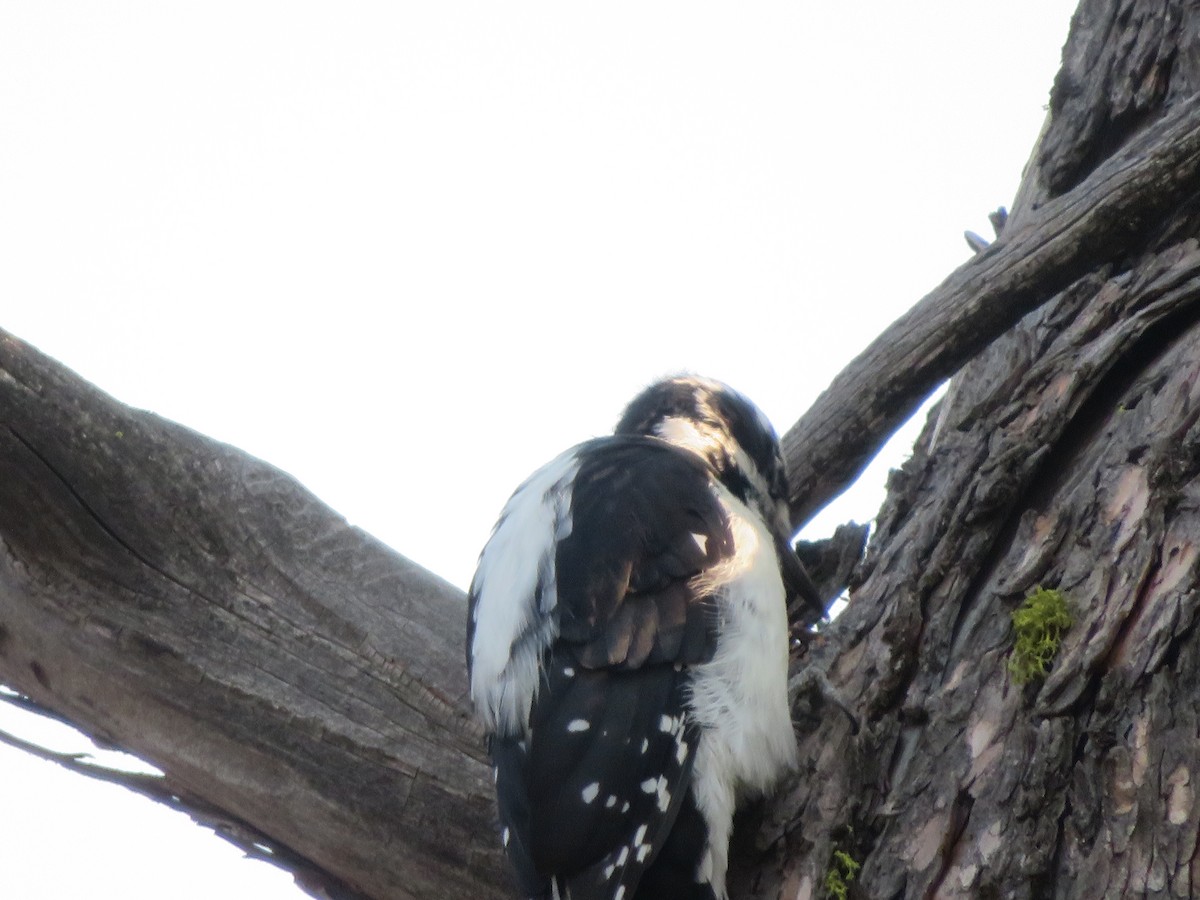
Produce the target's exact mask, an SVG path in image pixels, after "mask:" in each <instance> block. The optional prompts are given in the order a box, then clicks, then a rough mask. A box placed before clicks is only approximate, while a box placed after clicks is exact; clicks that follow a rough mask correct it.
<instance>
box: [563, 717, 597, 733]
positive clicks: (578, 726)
mask: <svg viewBox="0 0 1200 900" xmlns="http://www.w3.org/2000/svg"><path fill="white" fill-rule="evenodd" d="M591 727H592V723H591V722H589V721H588V720H587V719H572V720H571V721H570V722H568V723H567V731H587V730H588V729H589V728H591Z"/></svg>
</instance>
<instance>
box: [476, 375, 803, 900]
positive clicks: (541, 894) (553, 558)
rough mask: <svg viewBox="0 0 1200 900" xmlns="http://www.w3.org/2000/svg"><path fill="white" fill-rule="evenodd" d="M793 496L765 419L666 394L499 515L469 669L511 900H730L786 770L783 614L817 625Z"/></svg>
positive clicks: (536, 478) (651, 397) (546, 471)
mask: <svg viewBox="0 0 1200 900" xmlns="http://www.w3.org/2000/svg"><path fill="white" fill-rule="evenodd" d="M786 498H787V481H786V477H785V472H784V465H783V457H782V455H781V453H780V450H779V442H778V439H777V437H776V434H775V431H774V429H773V428H772V427H771V424H770V422H769V421H768V420H767V418H766V417H765V416H764V415H763V414H762V412H760V411H759V409H758V408H757V407H756V406H754V405H753V404H752V403H751V402H750V401H749V400H747V399H746V398H745V397H743V396H742V395H741V394H739V393H737V392H736V391H734V390H733V389H732V388H730V387H728V386H726V385H724V384H721V383H719V382H716V381H711V380H708V379H704V378H697V377H676V378H670V379H667V380H664V381H661V382H658V383H656V384H654V385H652V386H651V387H649V388H648V389H646V390H645V391H644V392H643V393H641V394H640V395H639V396H638V397H636V398H635V399H634V400H633V401H632V402H631V403H630V404H629V406H628V407H627V408H626V409H625V412H624V414H623V415H622V416H621V418H620V421H619V422H618V423H617V427H616V429H615V431H614V434H613V435H612V436H610V437H604V438H598V439H595V440H591V441H587V442H585V443H582V444H579V445H577V446H575V447H572V448H571V449H569V450H567V451H566V452H565V453H563V454H561V455H560V456H558V457H556V458H555V459H553V460H551V461H550V462H549V463H547V464H546V465H545V466H543V467H542V468H540V469H538V470H537V471H536V472H534V473H533V474H532V475H531V476H530V477H529V478H528V479H527V480H526V481H525V482H524V483H523V484H521V486H520V487H518V488H517V490H516V491H515V492H514V493H513V495H512V497H511V499H510V500H509V501H508V503H507V504H506V505H505V507H504V509H503V511H502V512H501V514H500V519H499V521H498V522H497V524H496V526H495V529H494V531H493V532H492V535H491V538H490V539H489V540H488V542H487V544H486V546H485V547H484V549H483V552H482V553H481V554H480V558H479V565H478V568H477V570H476V573H475V577H474V579H473V581H472V583H471V588H470V591H469V594H468V625H467V667H468V672H469V676H470V692H471V699H472V702H473V704H474V706H475V710H476V712H477V714H478V716H479V718H480V719H481V720H482V722H483V725H484V728H485V730H486V732H487V734H488V749H489V754H490V757H491V761H492V764H493V766H494V772H493V774H494V777H495V781H496V798H497V807H498V811H499V820H500V829H501V841H502V842H503V844H504V847H505V848H506V851H507V853H508V856H509V859H510V860H511V862H512V865H513V868H514V869H515V872H516V876H517V880H518V882H519V884H520V888H521V891H522V893H523V895H524V896H526V897H531V898H555V900H557V898H572V900H635V898H636V900H651V898H655V900H672V898H692V900H700V898H704V900H725V898H726V896H727V894H726V889H725V872H726V865H727V859H728V849H729V836H730V831H731V829H732V826H733V813H734V808H735V806H736V805H737V803H738V802H739V800H741V799H742V798H745V797H748V796H752V795H756V794H761V793H763V792H764V791H766V790H768V789H769V788H770V787H771V786H772V785H773V784H774V783H775V782H776V781H777V780H778V779H779V778H780V776H781V775H783V774H784V773H786V772H787V771H788V770H789V769H792V768H793V767H794V766H795V765H796V756H797V750H796V740H795V736H794V734H793V732H792V723H791V715H790V710H789V707H788V695H787V667H788V621H787V612H786V610H787V605H788V602H789V600H790V599H791V598H792V597H795V596H800V597H803V598H804V599H805V600H807V601H809V602H811V603H813V604H814V605H817V606H818V608H821V607H820V601H819V598H818V597H817V593H816V590H815V589H814V587H813V585H812V582H811V581H810V580H809V579H808V576H807V575H806V573H805V572H804V570H803V567H802V566H801V564H800V561H799V559H798V558H797V557H796V555H795V553H794V552H793V551H792V549H791V547H790V545H789V537H790V534H791V528H790V521H789V518H788V511H787V502H786ZM822 611H823V608H822Z"/></svg>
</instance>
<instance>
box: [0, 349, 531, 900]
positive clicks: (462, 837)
mask: <svg viewBox="0 0 1200 900" xmlns="http://www.w3.org/2000/svg"><path fill="white" fill-rule="evenodd" d="M464 626H465V623H464V603H463V597H462V594H461V592H460V591H458V590H457V589H455V588H453V587H451V586H450V585H448V584H446V583H445V582H443V581H441V580H440V579H438V578H436V577H434V576H433V575H430V574H429V573H427V572H425V571H424V570H422V569H421V568H420V567H418V566H416V565H414V564H413V563H411V562H409V561H408V560H406V559H404V558H403V557H401V556H399V555H398V554H396V553H394V552H393V551H391V550H389V549H388V548H387V547H384V546H383V545H381V544H380V543H379V542H377V541H375V540H374V539H373V538H371V537H370V536H369V535H366V534H364V533H362V532H361V531H359V530H358V529H355V528H352V527H350V526H349V525H347V523H346V522H345V521H344V520H343V519H342V518H340V517H339V516H337V515H336V514H335V513H333V512H332V511H331V510H329V509H328V508H327V507H325V506H323V505H322V504H321V503H320V502H319V501H317V500H316V499H315V498H314V497H312V496H311V495H310V494H309V493H308V492H306V491H305V490H303V488H301V487H300V486H299V485H298V484H297V483H296V482H295V481H294V480H293V479H291V478H290V477H288V476H287V475H285V474H283V473H281V472H279V471H278V470H276V469H274V468H272V467H271V466H269V465H267V464H265V463H263V462H261V461H259V460H255V459H253V458H251V457H248V456H246V455H245V454H243V453H241V452H239V451H237V450H235V449H234V448H231V447H228V446H226V445H223V444H219V443H217V442H215V441H212V440H211V439H208V438H205V437H203V436H201V435H198V434H196V433H194V432H192V431H189V430H188V429H186V428H183V427H181V426H179V425H175V424H173V423H171V422H167V421H165V420H162V419H160V418H158V417H156V416H153V415H151V414H148V413H145V412H139V411H135V410H131V409H129V408H127V407H125V406H122V405H121V404H119V403H117V402H115V401H114V400H112V399H111V398H109V397H107V396H106V395H104V394H102V393H101V392H99V391H98V390H96V389H95V388H93V387H91V386H90V385H88V384H87V383H86V382H84V381H83V380H82V379H80V378H78V377H77V376H75V375H74V374H72V373H70V372H67V371H66V370H64V369H63V368H62V367H61V366H59V365H57V364H56V363H54V362H53V361H51V360H49V359H47V358H46V357H44V356H42V355H41V354H40V353H38V352H37V351H35V350H34V349H33V348H31V347H29V346H28V345H27V344H24V343H22V342H21V341H19V340H17V339H15V338H13V337H11V336H8V335H5V334H4V333H3V332H0V682H4V683H6V684H9V685H11V686H12V687H13V688H15V689H16V690H18V691H20V692H21V693H22V694H26V695H28V696H29V697H31V698H32V699H33V700H34V701H35V702H36V703H37V704H39V705H41V706H43V707H46V708H48V709H50V710H52V711H54V713H55V714H57V715H59V716H62V717H63V718H64V719H66V720H67V721H69V722H71V723H72V724H74V725H76V726H77V727H79V728H81V730H83V731H84V732H85V733H87V734H89V735H91V736H92V737H94V738H96V739H97V740H99V741H100V742H101V743H103V744H111V745H114V746H118V747H121V748H122V749H126V750H128V751H129V752H131V753H134V754H136V755H138V756H140V757H142V758H144V759H146V760H148V761H149V762H151V763H153V764H154V765H155V766H157V767H158V768H159V769H161V770H162V771H163V772H164V773H166V775H165V777H166V783H167V784H169V793H170V795H171V796H174V797H179V798H183V805H185V806H187V807H189V808H191V809H192V810H193V811H194V812H197V813H198V814H199V815H200V816H201V817H202V818H207V819H209V820H211V819H213V817H214V816H216V817H218V818H220V819H221V820H222V821H229V822H237V823H242V825H244V826H245V828H246V829H248V830H247V833H253V834H255V835H260V834H261V835H263V836H264V839H266V840H269V841H270V842H272V844H273V845H274V847H275V848H276V850H277V851H280V848H282V851H281V852H284V859H285V860H287V859H296V860H300V861H305V865H304V866H301V865H299V864H297V865H291V866H289V867H290V868H292V869H293V871H297V872H298V874H300V875H301V876H304V877H306V878H307V875H308V874H309V873H310V871H311V870H314V869H315V870H317V871H319V872H324V873H328V874H329V875H330V876H332V879H330V880H327V883H328V884H333V883H336V882H344V883H345V884H346V885H348V886H350V888H351V889H353V890H354V891H357V892H360V893H362V894H364V895H367V896H375V897H385V896H386V897H422V898H425V897H433V898H436V897H466V896H470V897H500V896H505V895H506V894H507V887H506V886H507V883H508V878H507V872H506V869H505V867H504V864H503V861H502V859H501V856H500V853H499V850H498V847H497V842H496V841H495V836H494V828H493V827H492V818H493V813H492V799H491V778H490V773H489V772H488V770H487V768H486V764H485V762H484V754H483V746H482V741H481V739H480V738H481V736H480V733H479V731H478V728H477V727H476V726H475V725H474V724H473V722H472V720H471V718H470V716H469V713H468V710H467V706H466V703H465V701H464V695H465V691H466V684H465V674H464V671H463V662H462V646H463V641H464ZM188 798H194V802H189V801H188ZM201 804H202V805H203V808H202V809H200V808H199V806H200V805H201ZM255 841H256V842H257V841H258V838H257V837H256V838H255ZM275 855H276V856H277V857H278V856H279V855H280V853H279V852H276V853H275Z"/></svg>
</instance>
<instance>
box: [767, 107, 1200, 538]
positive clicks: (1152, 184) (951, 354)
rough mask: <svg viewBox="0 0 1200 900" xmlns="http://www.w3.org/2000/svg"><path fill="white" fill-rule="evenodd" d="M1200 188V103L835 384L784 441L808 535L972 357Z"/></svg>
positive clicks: (918, 310) (1047, 208)
mask: <svg viewBox="0 0 1200 900" xmlns="http://www.w3.org/2000/svg"><path fill="white" fill-rule="evenodd" d="M1197 189H1200V98H1197V97H1195V96H1193V97H1189V98H1188V99H1187V101H1186V102H1182V103H1180V104H1179V105H1178V106H1177V107H1176V108H1175V109H1174V110H1173V111H1172V112H1170V113H1169V114H1167V115H1165V116H1164V117H1163V118H1162V119H1161V120H1160V121H1159V122H1157V123H1156V124H1154V125H1152V126H1149V127H1147V128H1146V129H1145V130H1144V131H1143V132H1141V133H1140V134H1139V135H1138V136H1137V137H1136V138H1135V139H1134V140H1132V141H1130V143H1129V144H1128V145H1126V146H1125V147H1124V148H1123V149H1122V150H1121V151H1120V152H1119V153H1117V154H1115V155H1114V156H1112V157H1111V158H1109V159H1108V160H1106V161H1105V162H1104V163H1103V164H1102V165H1101V166H1100V167H1099V168H1097V169H1096V170H1095V171H1094V172H1092V173H1091V175H1090V176H1088V178H1086V179H1085V180H1084V181H1083V182H1081V183H1080V184H1079V185H1078V186H1077V187H1075V188H1074V189H1072V190H1071V191H1070V192H1069V193H1067V194H1064V195H1062V196H1060V197H1056V198H1054V199H1052V200H1049V201H1047V202H1046V203H1045V204H1044V205H1043V206H1042V207H1041V208H1040V209H1037V210H1035V211H1033V212H1032V213H1030V214H1028V215H1022V216H1021V219H1022V221H1023V224H1022V223H1020V222H1018V223H1015V224H1010V225H1009V227H1008V228H1006V229H1005V231H1004V233H1003V234H1001V235H1000V237H999V238H998V239H997V240H996V242H995V243H993V244H992V245H991V246H989V247H988V248H987V249H985V250H984V251H983V252H981V253H979V254H978V255H976V256H975V257H973V258H972V259H970V260H969V261H968V262H966V263H965V264H964V265H962V266H960V267H959V268H958V269H957V270H956V271H955V272H953V273H952V274H951V275H950V277H948V278H947V279H946V280H945V281H943V282H942V284H941V285H939V286H938V287H937V288H935V289H934V290H933V291H932V292H931V293H929V294H928V295H926V296H925V297H924V298H923V299H922V300H921V301H920V302H918V303H917V304H916V305H915V306H913V307H912V308H911V309H910V310H909V311H908V312H906V313H905V314H904V315H902V316H901V317H900V318H899V319H897V320H896V321H895V322H894V323H893V324H892V325H891V326H889V327H888V329H887V330H886V331H884V332H883V334H881V335H880V336H879V337H878V338H876V339H875V340H874V341H872V342H871V344H870V345H869V346H868V347H867V349H866V350H864V351H863V352H862V353H861V354H860V355H859V356H857V357H856V358H855V359H854V360H853V361H852V362H851V363H850V364H849V365H848V366H846V368H845V369H843V370H842V372H841V373H840V374H839V375H838V376H837V377H836V378H835V379H834V380H833V382H832V383H831V384H830V386H829V387H828V388H827V389H826V390H825V391H824V392H823V393H822V394H821V396H819V397H818V398H817V400H816V402H815V403H814V404H813V405H812V407H811V408H810V409H809V410H808V411H807V412H806V413H805V414H804V415H803V416H802V417H801V418H800V420H799V421H798V422H796V424H795V425H793V426H792V427H791V428H790V429H789V430H788V432H787V434H785V435H784V437H783V450H784V457H785V458H786V460H787V465H788V469H789V473H790V491H791V493H790V497H791V504H792V522H793V524H795V525H796V527H797V528H799V527H800V526H801V525H803V524H804V523H805V522H807V521H808V520H809V519H810V518H812V516H813V515H814V514H815V513H816V512H817V511H818V510H820V509H821V508H822V507H824V506H825V505H826V504H827V503H828V502H829V501H830V500H832V499H833V498H834V497H836V496H837V495H838V494H840V493H841V492H842V491H843V490H845V488H846V487H848V486H849V485H850V484H851V483H852V482H853V481H854V479H855V478H857V477H858V475H859V474H861V472H862V470H863V468H865V466H866V465H867V463H868V462H870V460H871V458H872V457H874V456H875V454H876V453H878V452H879V449H880V448H881V447H882V446H883V444H884V442H885V441H886V440H887V439H888V437H890V436H891V435H892V433H893V432H894V431H895V430H896V428H897V427H899V426H900V425H901V424H902V423H903V422H904V421H905V420H906V419H908V418H909V416H911V415H912V414H913V413H914V412H915V411H916V409H917V407H918V406H920V404H921V402H922V401H923V400H924V399H925V398H926V397H927V396H929V394H930V392H931V391H933V390H934V388H936V387H937V386H938V384H939V383H941V382H942V381H944V380H945V379H946V378H948V377H950V376H951V375H952V374H954V372H955V371H957V370H958V369H959V368H960V367H961V366H962V365H963V364H964V363H966V362H967V361H968V360H969V359H971V357H973V356H974V355H975V354H977V353H978V352H979V351H980V350H982V349H983V348H984V347H986V346H987V345H988V344H989V343H991V342H992V341H993V340H995V339H996V338H997V337H998V336H999V335H1001V334H1003V333H1004V332H1005V331H1007V330H1008V329H1009V328H1011V327H1012V326H1013V325H1014V324H1016V322H1018V321H1019V320H1020V319H1021V318H1022V317H1023V316H1025V315H1026V314H1027V313H1029V312H1031V311H1032V310H1034V309H1036V308H1037V307H1039V306H1041V305H1042V304H1043V303H1045V302H1047V301H1048V300H1050V299H1051V298H1052V297H1054V296H1055V295H1056V294H1057V293H1058V292H1059V291H1061V290H1063V289H1064V288H1066V287H1067V286H1068V285H1070V284H1071V283H1072V282H1073V281H1074V280H1075V279H1077V278H1079V277H1080V276H1081V275H1083V274H1084V273H1086V272H1088V271H1089V270H1091V269H1093V268H1095V267H1097V266H1099V265H1101V264H1102V263H1104V262H1106V261H1109V260H1112V259H1114V258H1128V257H1129V256H1130V255H1132V254H1131V246H1141V245H1144V243H1145V241H1146V240H1147V236H1148V233H1149V232H1151V231H1152V228H1151V227H1150V225H1151V223H1152V222H1153V221H1154V217H1155V216H1156V215H1157V214H1158V213H1160V212H1161V211H1162V210H1164V209H1167V208H1170V207H1174V206H1176V205H1177V204H1178V202H1179V197H1180V195H1181V194H1186V193H1190V192H1194V191H1196V190H1197Z"/></svg>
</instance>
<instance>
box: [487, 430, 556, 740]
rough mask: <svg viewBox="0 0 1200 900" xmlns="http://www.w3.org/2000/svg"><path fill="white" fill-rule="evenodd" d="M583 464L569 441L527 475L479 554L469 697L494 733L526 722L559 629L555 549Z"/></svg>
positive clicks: (516, 729) (515, 728)
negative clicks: (568, 445) (545, 653)
mask: <svg viewBox="0 0 1200 900" xmlns="http://www.w3.org/2000/svg"><path fill="white" fill-rule="evenodd" d="M578 471H579V448H578V447H572V448H571V449H570V450H568V451H566V452H565V453H563V454H560V455H559V456H557V457H555V458H554V459H553V460H551V461H550V462H549V463H547V464H546V465H544V466H542V467H541V468H540V469H538V470H537V471H536V472H534V473H533V474H532V475H531V476H529V478H528V479H526V480H525V482H524V483H523V484H522V485H521V486H520V487H519V488H517V490H516V491H515V492H514V493H513V495H512V497H511V498H510V499H509V501H508V503H507V504H505V506H504V510H503V512H502V513H501V514H500V521H499V522H497V523H496V530H495V531H494V532H492V536H491V539H490V540H488V542H487V545H486V546H485V547H484V548H483V553H481V554H480V556H479V567H478V569H477V570H476V572H475V581H474V589H475V595H476V600H475V635H474V638H473V640H472V642H471V700H472V701H473V702H474V704H475V709H476V710H477V712H478V713H479V716H480V718H481V719H482V720H483V724H484V726H485V727H486V728H487V730H488V731H490V732H493V733H496V734H504V735H511V734H519V733H522V732H524V731H525V730H526V728H527V727H528V724H529V709H530V706H531V704H532V703H533V697H534V694H535V693H536V691H537V684H538V668H539V666H540V664H541V657H542V652H543V651H544V650H545V649H546V647H548V646H549V645H550V643H551V642H552V641H553V640H554V639H555V638H556V637H557V636H558V627H557V624H556V621H555V616H554V615H553V614H552V613H553V611H554V608H555V607H556V606H557V604H558V593H557V588H556V580H555V572H554V551H555V546H556V545H557V543H558V542H559V541H560V540H562V539H563V538H565V537H567V536H568V535H569V534H570V533H571V488H572V486H573V484H574V480H575V475H576V473H577V472H578ZM539 579H540V580H541V587H542V592H541V603H540V604H538V602H537V587H538V581H539Z"/></svg>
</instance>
